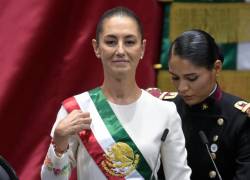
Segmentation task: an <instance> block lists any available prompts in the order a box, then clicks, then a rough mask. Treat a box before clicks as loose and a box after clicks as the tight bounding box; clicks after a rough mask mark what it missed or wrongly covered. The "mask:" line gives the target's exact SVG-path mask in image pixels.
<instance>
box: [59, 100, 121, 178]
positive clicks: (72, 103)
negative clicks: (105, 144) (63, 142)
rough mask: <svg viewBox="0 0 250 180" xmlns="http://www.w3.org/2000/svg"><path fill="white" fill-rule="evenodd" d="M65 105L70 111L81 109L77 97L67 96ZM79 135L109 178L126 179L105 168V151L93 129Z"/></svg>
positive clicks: (83, 131)
mask: <svg viewBox="0 0 250 180" xmlns="http://www.w3.org/2000/svg"><path fill="white" fill-rule="evenodd" d="M63 107H64V108H65V109H66V110H67V111H68V113H70V112H71V111H73V110H74V109H77V110H80V109H81V108H80V106H79V105H78V103H77V101H76V99H75V97H70V98H67V99H66V100H64V101H63ZM79 136H80V138H81V140H82V143H83V144H84V146H85V148H86V149H87V151H88V153H89V154H90V156H91V157H92V158H93V159H94V161H95V163H96V164H97V165H98V167H99V168H100V169H101V170H102V172H103V173H104V175H105V176H106V177H107V179H109V180H124V179H125V178H122V177H118V176H111V175H110V174H108V172H106V171H105V170H104V169H103V167H102V165H101V163H102V161H103V160H105V158H104V156H103V155H104V154H105V152H104V151H103V149H102V148H101V146H100V145H99V143H98V141H97V140H96V138H95V136H94V134H93V133H92V131H91V130H82V131H81V132H80V133H79ZM90 171H91V170H90Z"/></svg>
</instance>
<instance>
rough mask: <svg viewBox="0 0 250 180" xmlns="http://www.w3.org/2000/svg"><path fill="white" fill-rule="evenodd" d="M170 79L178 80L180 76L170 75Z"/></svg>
mask: <svg viewBox="0 0 250 180" xmlns="http://www.w3.org/2000/svg"><path fill="white" fill-rule="evenodd" d="M171 79H172V81H178V80H179V79H180V78H179V77H178V76H172V77H171Z"/></svg>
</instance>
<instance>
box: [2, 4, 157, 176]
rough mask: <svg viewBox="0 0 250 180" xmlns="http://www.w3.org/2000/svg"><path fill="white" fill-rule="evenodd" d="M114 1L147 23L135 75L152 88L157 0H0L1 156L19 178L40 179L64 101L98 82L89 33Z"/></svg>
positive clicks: (99, 74) (97, 64) (98, 69)
mask: <svg viewBox="0 0 250 180" xmlns="http://www.w3.org/2000/svg"><path fill="white" fill-rule="evenodd" d="M115 6H126V7H128V8H130V9H132V10H134V11H135V12H136V13H137V14H138V15H139V17H140V18H141V20H142V22H143V25H144V29H145V37H146V39H147V48H146V54H145V57H144V59H143V60H142V61H141V63H140V65H139V67H138V74H137V81H138V84H139V85H140V86H141V87H142V88H146V87H149V86H153V85H155V71H154V69H153V66H152V65H153V64H154V63H155V62H156V61H158V59H159V53H160V39H161V26H162V4H160V3H159V2H157V1H156V0H146V1H145V0H136V1H132V0H71V1H64V0H20V1H14V0H1V1H0V73H1V74H0V121H1V124H0V126H1V130H0V154H1V155H2V156H3V157H5V158H6V159H7V160H8V161H9V162H10V164H11V165H12V166H13V167H14V169H15V170H16V172H17V174H18V176H19V177H20V179H21V180H22V179H23V180H29V179H30V180H36V179H40V169H41V165H42V163H43V160H44V157H45V155H46V152H47V148H48V145H49V143H50V136H49V134H50V130H51V128H52V125H53V123H54V121H55V117H56V114H57V111H58V109H59V107H60V105H61V102H62V100H63V99H65V98H67V97H69V96H72V95H74V94H78V93H80V92H83V91H85V90H88V89H91V88H94V87H96V86H98V85H100V84H101V82H102V79H103V77H102V68H101V63H100V60H98V59H97V58H96V57H95V56H94V52H93V49H92V46H91V39H92V38H94V36H95V27H96V23H97V21H98V19H99V17H100V15H101V14H102V13H103V12H104V11H105V10H107V9H109V8H112V7H115Z"/></svg>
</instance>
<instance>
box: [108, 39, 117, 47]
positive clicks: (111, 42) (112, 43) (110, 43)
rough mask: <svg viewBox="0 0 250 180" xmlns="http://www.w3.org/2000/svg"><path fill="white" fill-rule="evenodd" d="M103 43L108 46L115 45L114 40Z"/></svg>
mask: <svg viewBox="0 0 250 180" xmlns="http://www.w3.org/2000/svg"><path fill="white" fill-rule="evenodd" d="M105 43H106V44H107V45H108V46H114V45H115V44H116V41H115V40H106V41H105Z"/></svg>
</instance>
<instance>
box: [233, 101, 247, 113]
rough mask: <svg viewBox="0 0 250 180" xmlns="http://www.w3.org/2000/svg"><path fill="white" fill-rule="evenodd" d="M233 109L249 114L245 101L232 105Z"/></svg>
mask: <svg viewBox="0 0 250 180" xmlns="http://www.w3.org/2000/svg"><path fill="white" fill-rule="evenodd" d="M234 107H235V108H237V109H239V110H241V111H242V112H243V113H249V112H250V103H248V102H245V101H237V102H236V103H235V104H234Z"/></svg>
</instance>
